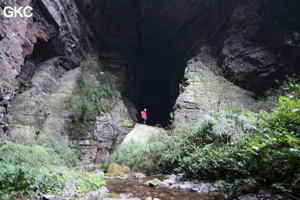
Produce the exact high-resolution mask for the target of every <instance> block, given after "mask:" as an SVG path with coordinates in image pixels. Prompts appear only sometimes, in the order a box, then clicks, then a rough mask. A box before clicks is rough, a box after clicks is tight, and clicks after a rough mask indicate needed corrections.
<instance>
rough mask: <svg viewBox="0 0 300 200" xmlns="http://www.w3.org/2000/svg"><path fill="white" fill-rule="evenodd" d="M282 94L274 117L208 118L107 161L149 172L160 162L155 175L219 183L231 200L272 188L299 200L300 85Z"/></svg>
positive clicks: (133, 146) (223, 114) (227, 115)
mask: <svg viewBox="0 0 300 200" xmlns="http://www.w3.org/2000/svg"><path fill="white" fill-rule="evenodd" d="M283 91H286V92H285V94H284V95H282V96H280V97H279V98H278V101H277V102H273V108H272V110H271V112H266V111H261V112H260V113H253V112H250V111H236V112H220V113H211V114H205V115H203V116H202V117H201V118H199V119H197V120H196V121H195V122H194V123H191V124H187V125H185V126H182V127H181V128H180V129H179V131H177V132H179V134H178V135H174V136H165V137H167V139H163V138H157V139H156V140H153V141H151V142H149V143H144V144H127V145H126V146H123V147H121V148H120V149H119V150H117V151H115V152H114V153H113V154H112V155H111V157H110V158H109V159H108V162H119V163H122V164H125V165H128V166H139V167H145V166H146V165H147V164H146V163H147V162H149V160H152V161H154V160H155V161H156V162H155V163H154V164H153V166H152V167H151V168H150V172H154V173H165V174H170V173H175V174H177V173H185V174H186V175H187V177H190V178H197V179H215V180H220V181H219V183H220V187H221V188H222V189H223V191H225V192H226V193H227V194H229V195H230V196H232V197H235V196H238V195H240V194H245V193H246V192H249V190H251V189H260V188H264V187H269V188H273V189H274V190H279V191H281V192H284V193H287V194H288V195H290V196H291V197H293V198H299V197H300V194H299V191H300V163H299V162H298V161H299V160H300V139H299V137H300V99H299V97H300V85H299V84H291V85H290V86H289V87H288V88H287V87H286V86H285V89H284V90H283ZM281 94H282V93H281ZM154 144H155V145H154ZM146 169H147V168H146ZM147 170H149V169H147Z"/></svg>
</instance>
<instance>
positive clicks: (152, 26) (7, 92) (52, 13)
mask: <svg viewBox="0 0 300 200" xmlns="http://www.w3.org/2000/svg"><path fill="white" fill-rule="evenodd" d="M299 4H300V2H299V1H298V0H291V1H289V2H287V1H286V0H278V1H272V0H264V1H261V0H244V1H240V0H229V1H219V0H189V1H180V0H152V1H148V0H131V1H124V0H112V1H106V0H89V1H87V0H68V1H64V0H53V1H50V0H40V1H31V0H22V1H21V0H11V1H1V2H0V9H1V12H2V11H3V8H4V7H5V6H7V5H10V6H21V5H22V6H27V5H31V6H32V7H33V9H34V10H33V14H34V17H32V18H21V17H17V18H10V19H9V18H6V17H4V16H3V15H1V16H0V123H1V126H5V125H6V123H9V124H10V125H9V127H5V128H4V129H3V130H2V131H3V132H5V135H6V137H8V138H10V139H12V140H17V139H20V135H22V137H21V138H30V137H35V136H37V135H38V134H53V135H55V137H56V138H58V139H59V140H60V141H61V142H67V141H69V139H70V138H69V136H70V134H72V133H71V132H70V131H69V129H68V126H69V125H70V124H71V123H72V116H71V112H70V99H71V98H72V95H73V93H74V90H75V89H76V87H77V85H76V79H77V78H78V77H79V76H83V75H85V76H88V77H93V70H92V69H91V68H89V67H88V66H91V65H90V63H94V64H93V66H97V69H98V70H102V71H108V72H110V73H111V74H112V75H113V79H112V82H114V83H115V85H116V90H117V93H118V98H117V99H118V100H117V101H116V102H111V103H114V106H113V107H112V110H110V112H107V113H102V114H101V115H100V116H98V117H97V118H96V120H95V124H94V128H93V130H92V131H90V132H88V133H86V134H84V135H82V137H81V138H79V139H78V140H76V141H74V142H75V143H76V144H79V145H81V147H82V148H83V149H85V150H87V151H86V154H84V155H83V156H82V159H83V160H84V162H86V163H93V162H94V163H101V162H102V161H103V159H105V158H106V157H107V156H108V155H109V152H110V151H111V150H113V149H114V148H116V147H117V146H118V145H119V144H120V143H121V141H122V140H123V138H124V137H125V135H126V134H127V133H128V132H129V131H130V128H131V127H132V126H133V124H132V122H133V121H134V122H137V121H138V118H137V117H139V116H138V115H137V114H138V111H139V110H140V109H143V108H144V107H147V108H148V112H149V119H148V121H149V124H150V125H156V124H162V125H167V124H168V121H169V113H170V112H173V113H174V125H175V126H178V125H179V124H182V123H187V122H189V121H191V120H193V119H194V118H196V117H197V116H199V115H201V113H204V112H210V111H219V110H231V109H232V108H241V109H248V108H249V107H250V106H251V104H252V103H253V101H254V100H253V98H252V97H251V96H250V95H249V94H252V93H255V94H256V95H258V96H259V95H261V94H262V92H263V91H264V90H265V89H266V88H268V87H270V86H273V85H274V79H281V78H283V77H285V76H286V75H290V74H293V73H295V74H296V75H299V73H300V71H299V67H298V65H299V61H300V16H299V12H298V8H299V7H300V5H299ZM90 55H93V56H90ZM247 90H249V91H250V92H248V91H247ZM10 116H12V117H10ZM3 134H4V133H3Z"/></svg>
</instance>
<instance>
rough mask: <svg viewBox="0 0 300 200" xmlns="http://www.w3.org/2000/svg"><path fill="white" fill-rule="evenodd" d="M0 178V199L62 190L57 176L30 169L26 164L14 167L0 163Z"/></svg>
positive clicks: (41, 170)
mask: <svg viewBox="0 0 300 200" xmlns="http://www.w3.org/2000/svg"><path fill="white" fill-rule="evenodd" d="M0 177H1V181H0V197H1V199H14V198H13V196H23V195H25V196H26V195H29V196H36V195H37V194H38V193H47V192H57V191H61V190H62V188H63V182H62V181H60V179H59V176H58V175H57V174H55V173H51V172H50V171H49V170H44V169H37V168H32V167H31V166H30V165H29V164H27V163H22V164H18V165H14V164H11V163H7V162H0ZM32 186H34V187H32ZM36 186H38V187H36ZM24 199H25V198H24Z"/></svg>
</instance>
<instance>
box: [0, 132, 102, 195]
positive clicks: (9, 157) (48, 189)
mask: <svg viewBox="0 0 300 200" xmlns="http://www.w3.org/2000/svg"><path fill="white" fill-rule="evenodd" d="M78 164H79V160H78V158H77V155H76V152H75V151H74V150H73V149H71V148H70V146H68V145H63V144H60V143H59V142H58V141H57V140H56V139H55V138H53V137H52V136H51V135H46V134H42V135H40V136H39V137H38V138H36V139H33V140H32V141H31V143H30V144H26V145H25V144H16V143H13V142H10V141H1V142H0V177H1V178H0V179H1V181H0V199H26V198H28V197H36V196H37V195H38V194H46V193H50V194H58V195H59V194H61V193H62V191H63V187H64V185H65V182H66V181H68V180H69V179H70V178H71V177H73V178H75V180H76V190H78V191H81V192H87V191H89V190H95V189H97V188H99V187H101V186H104V185H105V181H104V180H103V177H102V176H100V175H97V174H91V173H87V172H75V171H74V170H71V169H70V168H67V167H63V166H69V167H71V166H77V165H78ZM54 166H60V167H59V169H60V170H61V171H62V173H61V174H57V173H54V172H53V170H52V169H53V168H55V167H54ZM70 174H71V175H70Z"/></svg>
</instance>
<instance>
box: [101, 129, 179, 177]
mask: <svg viewBox="0 0 300 200" xmlns="http://www.w3.org/2000/svg"><path fill="white" fill-rule="evenodd" d="M173 141H174V140H173V137H171V136H168V135H164V134H162V135H160V136H158V137H157V138H154V139H152V140H151V141H149V142H147V143H146V142H145V143H129V144H124V145H123V146H121V147H120V148H119V149H117V150H115V151H114V152H113V154H112V155H111V156H110V157H109V158H108V159H107V160H106V163H105V164H106V165H108V164H110V163H113V162H117V163H120V164H122V165H126V166H129V167H133V166H136V167H138V168H141V169H146V170H148V171H150V172H151V171H154V169H153V166H154V163H153V161H157V160H159V159H160V158H161V156H162V154H163V153H164V152H165V151H166V150H167V148H168V147H169V146H170V145H171V144H172V143H173Z"/></svg>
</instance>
